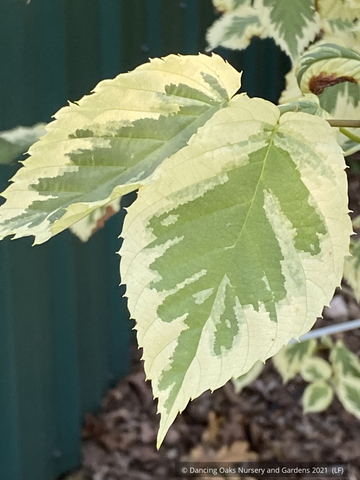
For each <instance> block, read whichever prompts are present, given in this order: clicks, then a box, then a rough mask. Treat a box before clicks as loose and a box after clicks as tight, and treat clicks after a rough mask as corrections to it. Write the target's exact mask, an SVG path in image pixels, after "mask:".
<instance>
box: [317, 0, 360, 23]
mask: <svg viewBox="0 0 360 480" xmlns="http://www.w3.org/2000/svg"><path fill="white" fill-rule="evenodd" d="M359 7H360V6H359V4H358V5H354V4H350V1H349V0H317V1H316V8H317V11H318V12H319V14H320V16H321V17H323V18H326V19H328V20H335V21H336V20H342V21H348V22H353V21H354V20H355V19H356V18H358V17H359V14H360V8H359Z"/></svg>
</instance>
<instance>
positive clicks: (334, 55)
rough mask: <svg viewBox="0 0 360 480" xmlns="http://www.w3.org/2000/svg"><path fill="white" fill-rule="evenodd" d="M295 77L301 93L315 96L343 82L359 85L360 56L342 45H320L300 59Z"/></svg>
mask: <svg viewBox="0 0 360 480" xmlns="http://www.w3.org/2000/svg"><path fill="white" fill-rule="evenodd" d="M295 75H296V78H297V82H298V84H299V86H300V89H301V91H302V92H303V93H314V94H315V95H320V94H321V93H322V92H323V91H324V90H325V89H326V88H327V87H330V86H333V85H337V84H338V83H342V82H350V83H353V84H355V85H359V80H360V54H358V53H356V52H355V51H353V50H350V49H348V48H345V47H342V46H340V45H336V44H331V43H326V44H320V45H317V46H314V47H313V48H310V49H309V51H308V52H307V53H306V54H305V55H303V56H302V57H301V58H300V59H299V61H298V62H297V65H296V67H295Z"/></svg>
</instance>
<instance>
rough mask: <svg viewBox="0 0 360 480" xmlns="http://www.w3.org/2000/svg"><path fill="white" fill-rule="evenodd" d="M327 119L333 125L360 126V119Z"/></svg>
mask: <svg viewBox="0 0 360 480" xmlns="http://www.w3.org/2000/svg"><path fill="white" fill-rule="evenodd" d="M326 121H327V122H328V123H329V124H330V125H331V126H332V127H351V128H360V120H337V119H335V118H327V119H326Z"/></svg>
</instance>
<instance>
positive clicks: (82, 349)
mask: <svg viewBox="0 0 360 480" xmlns="http://www.w3.org/2000/svg"><path fill="white" fill-rule="evenodd" d="M213 20H214V13H213V9H212V5H211V1H210V0H188V1H180V0H31V2H30V3H29V4H27V3H25V0H0V65H1V68H0V130H5V129H10V128H12V127H14V126H16V125H18V124H22V125H32V124H34V123H37V122H39V121H49V120H50V117H51V115H52V114H53V113H54V112H55V111H56V110H57V109H59V108H60V107H61V106H63V105H64V104H66V101H67V100H71V101H76V100H78V99H79V98H80V97H82V96H83V95H84V94H86V93H88V92H89V91H90V90H91V89H92V88H93V87H94V86H95V85H96V83H98V82H99V81H100V80H101V79H103V78H110V77H113V76H115V75H116V74H118V73H120V72H124V71H128V70H131V69H133V68H135V67H136V66H137V65H139V64H141V63H144V62H146V61H147V59H148V58H149V57H154V56H164V55H167V54H169V53H182V54H191V53H193V54H194V53H197V52H198V51H204V50H205V46H206V42H205V32H206V29H207V28H208V27H209V25H210V24H211V23H212V22H213ZM221 53H222V54H223V55H224V56H225V57H226V58H227V59H228V60H229V61H230V62H231V63H232V64H233V65H234V66H235V67H236V68H238V69H239V70H240V69H243V68H244V69H245V72H244V76H243V89H242V90H243V91H247V92H248V93H249V95H251V96H253V95H260V96H264V97H265V98H268V99H270V100H276V97H277V96H278V94H279V91H280V90H281V88H282V84H281V79H282V77H283V73H284V71H286V69H287V68H288V64H287V62H286V60H285V58H284V56H283V55H280V54H279V52H278V51H277V50H276V49H275V48H274V45H273V44H272V42H271V41H266V42H260V41H254V42H253V44H252V46H251V47H250V48H249V49H248V50H247V51H245V52H240V53H239V52H228V51H225V50H221ZM271 70H272V71H275V72H276V73H275V75H269V72H270V71H271ZM264 78H266V83H264V80H263V79H264ZM13 173H14V167H13V166H6V165H5V166H1V169H0V184H1V185H0V186H1V188H2V189H3V188H4V187H5V185H6V181H7V179H8V178H10V176H11V175H12V174H13ZM130 200H131V199H129V198H128V199H126V201H128V202H129V201H130ZM123 216H124V212H123V211H122V212H121V213H120V214H119V215H117V216H115V217H114V218H112V219H111V220H110V221H109V222H108V224H107V226H106V228H105V229H103V230H102V231H100V232H98V233H97V234H96V235H95V236H94V237H93V238H92V239H91V240H90V241H89V242H88V243H87V244H81V242H80V241H79V240H78V239H77V238H75V237H73V236H72V235H71V234H70V233H69V232H63V233H61V234H60V235H58V236H57V237H55V238H53V239H52V240H50V241H49V242H48V243H46V244H45V245H41V246H37V247H31V239H21V240H16V241H15V242H12V241H11V240H9V239H6V240H5V241H3V242H1V243H0V278H1V283H0V426H1V427H0V479H1V480H53V479H54V478H56V476H57V475H59V474H60V473H61V472H63V471H65V470H67V469H69V468H72V467H74V466H75V465H76V464H77V463H78V462H79V460H80V435H79V430H80V429H79V425H80V423H81V420H82V418H83V415H84V413H85V412H86V411H90V410H93V409H95V408H96V407H97V406H98V405H99V401H100V398H101V395H102V394H103V393H104V391H105V389H106V388H107V386H108V385H109V382H110V383H111V382H114V381H115V380H117V379H119V378H121V377H122V376H123V375H125V374H126V372H127V371H128V366H129V355H130V349H129V346H130V337H131V332H130V328H131V322H130V321H129V320H128V315H127V312H126V305H125V300H124V299H122V298H121V296H122V294H123V292H124V288H123V287H121V288H119V287H118V283H119V278H118V257H117V256H116V255H115V251H117V250H118V248H119V245H120V240H119V239H118V238H117V235H118V233H119V231H120V226H121V222H122V219H123Z"/></svg>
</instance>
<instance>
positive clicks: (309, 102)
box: [279, 93, 329, 118]
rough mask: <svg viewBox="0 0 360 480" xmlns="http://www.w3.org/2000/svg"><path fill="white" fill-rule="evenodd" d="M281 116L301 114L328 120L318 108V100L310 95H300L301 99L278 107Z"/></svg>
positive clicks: (324, 112) (324, 113)
mask: <svg viewBox="0 0 360 480" xmlns="http://www.w3.org/2000/svg"><path fill="white" fill-rule="evenodd" d="M279 110H280V112H281V114H284V113H286V112H303V113H309V114H310V115H317V116H319V117H322V118H328V117H329V114H328V113H327V112H326V111H325V110H324V109H323V108H321V106H320V102H319V98H318V97H317V96H316V95H313V94H312V93H307V94H305V95H301V98H300V99H298V100H296V101H294V102H291V103H285V104H282V105H280V106H279Z"/></svg>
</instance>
